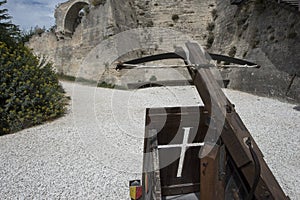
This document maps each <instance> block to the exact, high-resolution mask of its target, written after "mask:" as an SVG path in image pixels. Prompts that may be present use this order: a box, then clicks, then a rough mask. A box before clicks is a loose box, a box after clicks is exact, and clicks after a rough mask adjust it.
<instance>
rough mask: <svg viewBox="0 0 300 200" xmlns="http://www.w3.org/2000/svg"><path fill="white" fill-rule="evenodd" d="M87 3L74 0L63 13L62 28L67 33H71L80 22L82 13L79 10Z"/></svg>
mask: <svg viewBox="0 0 300 200" xmlns="http://www.w3.org/2000/svg"><path fill="white" fill-rule="evenodd" d="M86 5H88V4H87V3H86V2H76V3H75V4H73V5H72V6H71V7H70V8H69V10H68V11H67V13H66V15H65V20H64V30H65V33H67V34H73V33H74V31H75V29H76V27H77V26H78V25H79V24H80V23H81V18H82V15H80V11H81V10H82V9H83V8H84V7H85V6H86Z"/></svg>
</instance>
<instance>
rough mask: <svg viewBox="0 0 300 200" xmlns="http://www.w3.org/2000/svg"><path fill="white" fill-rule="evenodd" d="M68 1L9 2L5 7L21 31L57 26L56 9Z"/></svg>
mask: <svg viewBox="0 0 300 200" xmlns="http://www.w3.org/2000/svg"><path fill="white" fill-rule="evenodd" d="M66 1H67V0H7V3H6V4H5V7H6V8H7V9H8V13H9V14H10V16H12V17H13V18H12V22H13V23H14V24H16V25H19V27H20V29H21V30H29V29H30V28H31V27H33V28H34V27H35V26H36V25H38V26H39V27H41V28H42V27H43V26H45V27H46V28H49V27H51V26H52V25H54V24H55V20H54V9H55V6H56V5H58V4H59V3H62V2H66Z"/></svg>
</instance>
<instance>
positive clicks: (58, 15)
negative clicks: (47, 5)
mask: <svg viewBox="0 0 300 200" xmlns="http://www.w3.org/2000/svg"><path fill="white" fill-rule="evenodd" d="M89 4H90V2H89V0H69V1H67V2H65V3H61V4H59V5H58V7H57V8H56V9H55V19H56V34H57V35H59V36H62V38H63V37H64V36H71V35H72V34H73V33H74V31H75V29H76V27H77V26H78V24H79V23H80V18H81V17H80V16H79V12H80V10H82V9H83V8H84V7H85V6H86V5H89Z"/></svg>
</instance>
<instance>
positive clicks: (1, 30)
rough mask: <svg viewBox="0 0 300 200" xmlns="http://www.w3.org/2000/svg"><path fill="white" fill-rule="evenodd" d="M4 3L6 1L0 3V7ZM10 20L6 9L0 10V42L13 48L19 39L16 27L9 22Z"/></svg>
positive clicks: (18, 31)
mask: <svg viewBox="0 0 300 200" xmlns="http://www.w3.org/2000/svg"><path fill="white" fill-rule="evenodd" d="M6 3H7V1H6V0H4V1H0V7H2V6H3V5H4V4H6ZM11 18H12V17H11V16H10V15H9V14H8V10H7V9H6V8H4V9H0V41H1V42H5V43H6V44H8V45H10V46H15V44H16V43H17V42H18V41H19V39H20V30H19V27H18V26H16V25H15V24H13V23H12V22H11V20H10V19H11Z"/></svg>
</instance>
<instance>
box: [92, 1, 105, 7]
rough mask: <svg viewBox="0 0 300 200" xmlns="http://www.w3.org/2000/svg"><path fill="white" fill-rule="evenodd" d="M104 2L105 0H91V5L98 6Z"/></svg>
mask: <svg viewBox="0 0 300 200" xmlns="http://www.w3.org/2000/svg"><path fill="white" fill-rule="evenodd" d="M105 3H106V0H92V1H91V4H92V5H93V6H98V5H104V4H105Z"/></svg>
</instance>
